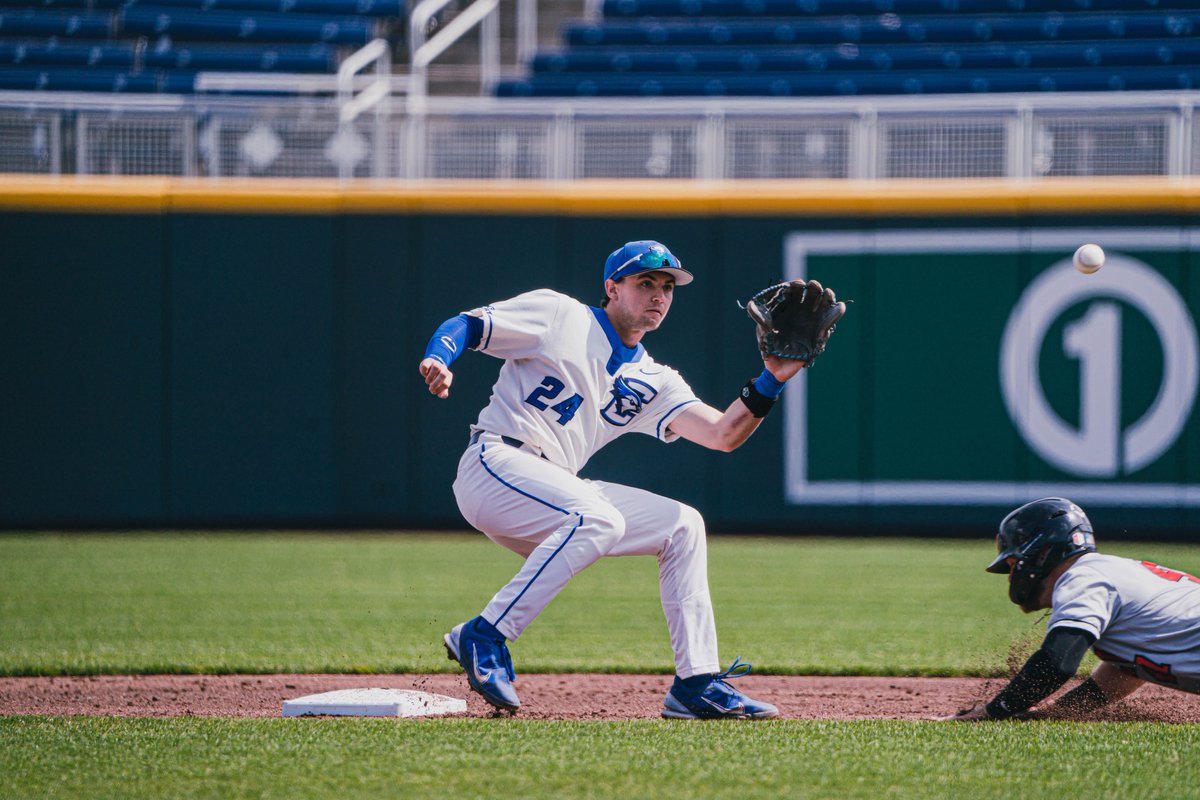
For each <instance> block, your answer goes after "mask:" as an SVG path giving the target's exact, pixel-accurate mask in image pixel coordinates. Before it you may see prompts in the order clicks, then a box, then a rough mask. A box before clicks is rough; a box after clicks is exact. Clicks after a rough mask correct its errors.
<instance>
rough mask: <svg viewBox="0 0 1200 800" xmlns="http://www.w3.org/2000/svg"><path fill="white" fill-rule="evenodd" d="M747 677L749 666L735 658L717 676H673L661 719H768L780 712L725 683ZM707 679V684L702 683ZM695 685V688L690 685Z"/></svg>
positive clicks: (740, 658)
mask: <svg viewBox="0 0 1200 800" xmlns="http://www.w3.org/2000/svg"><path fill="white" fill-rule="evenodd" d="M749 674H750V665H749V664H747V663H745V662H743V661H742V657H741V656H738V657H737V658H735V659H734V660H733V663H732V664H730V665H729V669H727V670H725V671H724V672H719V673H717V674H716V675H696V676H694V677H691V678H688V679H687V680H686V681H685V680H682V679H681V678H680V677H679V676H678V675H676V676H675V683H674V684H673V685H672V686H671V691H669V692H667V696H666V699H664V700H663V711H662V715H663V716H664V717H667V718H668V719H771V718H772V717H778V716H779V709H778V708H776V707H775V706H773V705H771V704H770V703H764V702H762V701H760V700H755V699H753V698H750V697H747V696H746V695H744V694H742V693H741V692H739V691H738V690H737V689H734V688H733V687H732V686H730V685H729V684H728V683H726V682H725V679H726V678H740V677H742V676H743V675H749ZM703 678H707V679H708V680H707V681H704V680H702V679H703ZM689 684H698V685H689Z"/></svg>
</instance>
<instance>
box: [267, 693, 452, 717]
mask: <svg viewBox="0 0 1200 800" xmlns="http://www.w3.org/2000/svg"><path fill="white" fill-rule="evenodd" d="M466 710H467V701H466V700H459V699H457V698H454V697H446V696H445V695H441V694H430V693H429V692H414V691H408V690H406V689H339V690H338V691H336V692H324V693H322V694H309V695H305V696H304V697H297V698H296V699H295V700H284V701H283V716H285V717H315V716H327V717H431V716H437V715H440V714H457V713H460V712H463V711H466Z"/></svg>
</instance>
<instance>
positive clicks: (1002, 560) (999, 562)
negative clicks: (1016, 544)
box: [987, 553, 1012, 575]
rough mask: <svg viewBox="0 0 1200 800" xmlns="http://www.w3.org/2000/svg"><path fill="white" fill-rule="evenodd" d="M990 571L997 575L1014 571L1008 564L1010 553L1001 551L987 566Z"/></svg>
mask: <svg viewBox="0 0 1200 800" xmlns="http://www.w3.org/2000/svg"><path fill="white" fill-rule="evenodd" d="M987 571H988V572H994V573H995V574H997V575H1007V574H1008V573H1010V572H1012V567H1010V566H1009V565H1008V553H1001V554H1000V555H998V556H996V560H995V561H993V562H992V563H991V564H988V566H987Z"/></svg>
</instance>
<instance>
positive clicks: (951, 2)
mask: <svg viewBox="0 0 1200 800" xmlns="http://www.w3.org/2000/svg"><path fill="white" fill-rule="evenodd" d="M1195 8H1200V3H1197V1H1196V0H604V3H603V6H602V13H603V15H604V16H605V17H607V18H617V17H776V16H778V17H785V16H810V17H815V16H841V15H846V14H850V15H864V16H872V15H877V14H888V13H890V14H945V13H947V12H964V13H965V12H972V13H992V14H1016V13H1027V12H1034V11H1061V12H1072V11H1092V12H1097V11H1138V10H1146V11H1156V10H1161V9H1195Z"/></svg>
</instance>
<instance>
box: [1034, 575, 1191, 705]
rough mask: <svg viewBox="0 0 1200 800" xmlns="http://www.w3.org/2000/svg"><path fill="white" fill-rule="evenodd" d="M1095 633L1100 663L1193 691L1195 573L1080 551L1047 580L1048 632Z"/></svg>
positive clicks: (1095, 648)
mask: <svg viewBox="0 0 1200 800" xmlns="http://www.w3.org/2000/svg"><path fill="white" fill-rule="evenodd" d="M1060 626H1061V627H1071V628H1080V629H1082V630H1085V631H1088V632H1090V633H1091V634H1093V635H1094V636H1095V637H1096V642H1095V644H1094V645H1093V647H1092V649H1093V650H1094V651H1095V653H1096V655H1097V656H1098V657H1099V658H1101V659H1102V660H1104V661H1108V662H1111V663H1112V664H1113V665H1114V666H1116V667H1118V668H1120V669H1121V670H1122V671H1124V672H1128V673H1130V674H1134V675H1136V676H1137V677H1139V678H1141V679H1142V680H1148V681H1153V682H1154V683H1160V684H1163V685H1164V686H1171V687H1173V688H1176V689H1182V690H1184V691H1187V692H1200V579H1197V578H1196V577H1194V576H1192V575H1188V574H1187V573H1184V572H1178V571H1176V570H1171V569H1167V568H1166V567H1161V566H1159V565H1158V564H1154V563H1152V562H1150V561H1134V560H1132V559H1128V558H1120V557H1118V556H1110V555H1103V554H1100V553H1086V554H1084V555H1083V556H1081V557H1080V558H1079V560H1078V561H1076V562H1075V563H1074V564H1072V565H1071V566H1070V568H1068V569H1067V571H1066V572H1064V573H1063V574H1062V576H1061V577H1059V579H1058V581H1057V582H1056V583H1055V584H1054V594H1053V596H1052V599H1051V613H1050V623H1049V626H1048V629H1049V630H1053V629H1054V628H1057V627H1060Z"/></svg>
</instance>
